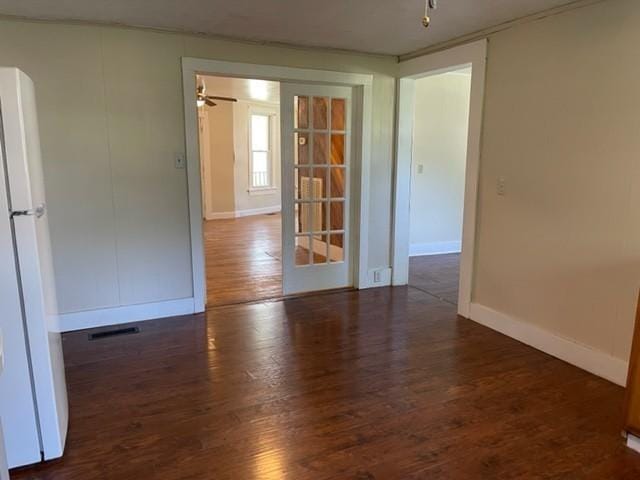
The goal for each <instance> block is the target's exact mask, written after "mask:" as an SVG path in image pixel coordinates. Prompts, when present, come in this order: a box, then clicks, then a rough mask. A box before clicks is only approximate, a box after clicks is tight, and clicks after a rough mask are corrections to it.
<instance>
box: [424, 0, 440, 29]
mask: <svg viewBox="0 0 640 480" xmlns="http://www.w3.org/2000/svg"><path fill="white" fill-rule="evenodd" d="M436 8H438V0H425V3H424V17H422V25H424V28H428V27H429V25H431V17H429V9H431V10H435V9H436Z"/></svg>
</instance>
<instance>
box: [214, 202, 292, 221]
mask: <svg viewBox="0 0 640 480" xmlns="http://www.w3.org/2000/svg"><path fill="white" fill-rule="evenodd" d="M280 210H282V208H281V207H280V205H273V206H271V207H260V208H248V209H246V210H236V211H235V212H214V213H210V214H208V215H207V220H222V219H228V218H240V217H252V216H254V215H267V214H269V213H278V212H280Z"/></svg>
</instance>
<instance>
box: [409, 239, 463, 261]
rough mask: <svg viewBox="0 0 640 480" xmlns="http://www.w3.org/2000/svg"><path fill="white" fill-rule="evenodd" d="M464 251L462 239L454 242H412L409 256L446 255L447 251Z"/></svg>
mask: <svg viewBox="0 0 640 480" xmlns="http://www.w3.org/2000/svg"><path fill="white" fill-rule="evenodd" d="M461 251H462V241H461V240H454V241H452V242H428V243H412V244H411V245H409V256H410V257H420V256H423V255H444V254H446V253H460V252H461Z"/></svg>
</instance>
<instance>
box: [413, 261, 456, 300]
mask: <svg viewBox="0 0 640 480" xmlns="http://www.w3.org/2000/svg"><path fill="white" fill-rule="evenodd" d="M459 279H460V254H459V253H449V254H445V255H425V256H421V257H411V258H410V259H409V286H411V287H414V288H417V289H419V290H422V291H423V292H426V293H429V294H431V295H433V296H435V297H438V298H439V299H441V300H443V301H445V302H448V303H451V304H453V305H457V304H458V284H459Z"/></svg>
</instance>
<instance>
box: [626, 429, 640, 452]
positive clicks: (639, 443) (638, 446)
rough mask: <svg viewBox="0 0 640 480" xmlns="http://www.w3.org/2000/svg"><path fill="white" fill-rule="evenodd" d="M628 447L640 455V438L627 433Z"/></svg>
mask: <svg viewBox="0 0 640 480" xmlns="http://www.w3.org/2000/svg"><path fill="white" fill-rule="evenodd" d="M627 447H629V448H630V449H631V450H633V451H634V452H638V453H640V438H638V437H636V436H635V435H634V434H632V433H627Z"/></svg>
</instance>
